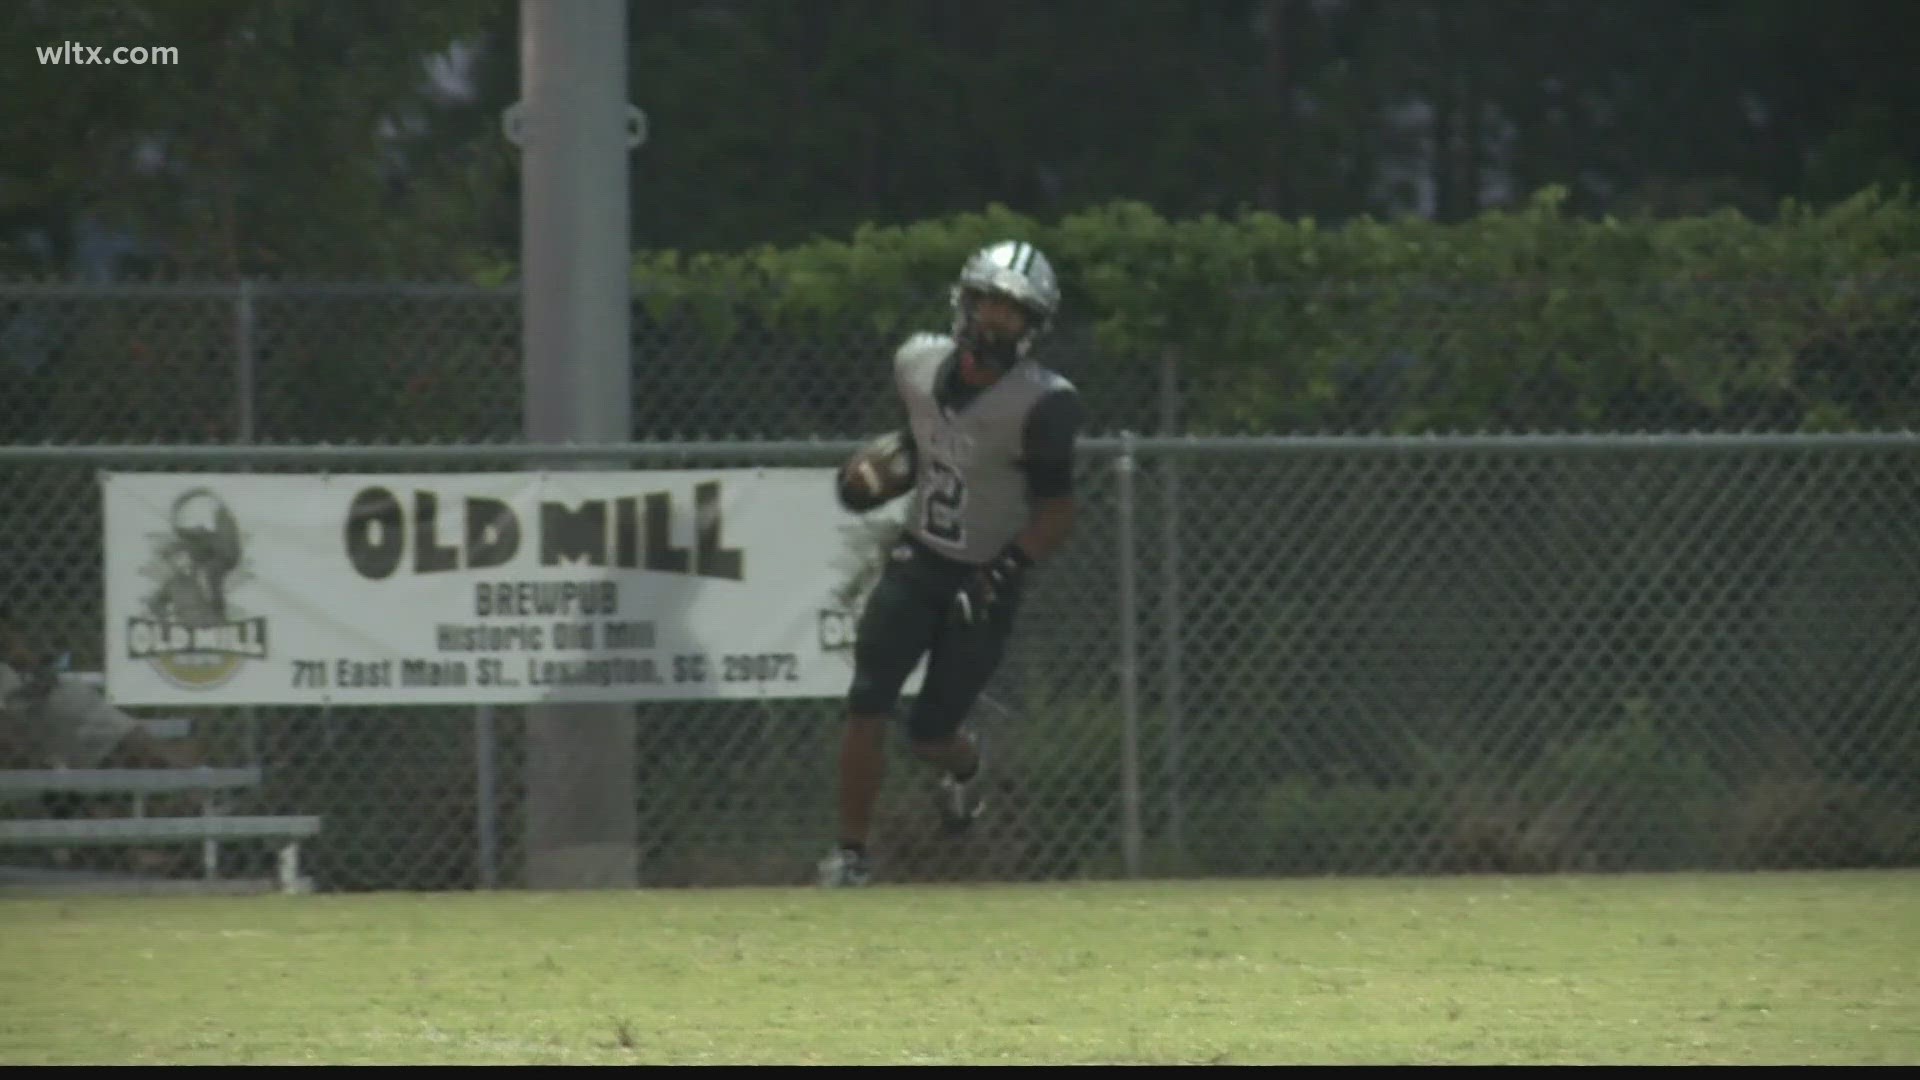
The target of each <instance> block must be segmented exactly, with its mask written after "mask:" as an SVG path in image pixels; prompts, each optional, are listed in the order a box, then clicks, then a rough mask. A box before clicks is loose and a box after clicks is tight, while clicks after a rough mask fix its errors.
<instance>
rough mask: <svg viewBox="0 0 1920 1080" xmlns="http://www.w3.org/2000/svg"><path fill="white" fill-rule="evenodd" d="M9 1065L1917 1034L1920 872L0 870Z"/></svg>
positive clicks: (1421, 1051)
mask: <svg viewBox="0 0 1920 1080" xmlns="http://www.w3.org/2000/svg"><path fill="white" fill-rule="evenodd" d="M0 954H3V955H4V956H5V958H6V959H5V971H4V973H0V986H4V988H5V989H4V990H3V991H0V994H3V995H4V998H0V1064H6V1065H22V1064H43V1063H103V1064H115V1063H208V1064H217V1063H303V1062H304V1063H325V1064H334V1063H341V1064H347V1063H400V1064H409V1063H413V1064H419V1063H509V1064H511V1063H560V1064H566V1063H818V1064H836V1063H849V1064H852V1063H862V1064H881V1063H887V1064H944V1063H960V1064H973V1063H1003V1064H1012V1063H1039V1064H1049V1063H1083V1062H1119V1063H1169V1064H1180V1063H1207V1062H1213V1063H1232V1064H1253V1063H1268V1062H1282V1063H1287V1062H1328V1063H1386V1064H1395V1063H1469V1062H1477V1063H1511V1064H1534V1063H1676V1064H1677V1063H1785V1064H1800V1063H1806V1064H1814V1063H1819V1064H1840V1063H1887V1064H1920V873H1864V872H1863V873H1854V872H1848V873H1830V874H1772V875H1713V876H1705V875H1702V876H1692V875H1689V876H1623V877H1550V878H1457V879H1434V880H1428V879H1407V880H1314V881H1297V880H1296V881H1261V882H1238V881H1236V882H1197V883H1166V884H1158V883H1155V884H1065V885H1027V886H1004V887H915V888H907V887H877V888H873V889H869V890H864V891H855V892H833V893H827V892H818V891H802V890H770V889H740V890H714V891H658V892H636V893H565V894H553V893H545V894H535V893H498V894H428V895H400V894H387V895H345V896H328V895H321V896H308V897H280V896H273V897H250V898H153V899H145V898H139V899H135V898H113V899H105V898H102V899H46V900H40V899H31V900H29V899H10V900H0Z"/></svg>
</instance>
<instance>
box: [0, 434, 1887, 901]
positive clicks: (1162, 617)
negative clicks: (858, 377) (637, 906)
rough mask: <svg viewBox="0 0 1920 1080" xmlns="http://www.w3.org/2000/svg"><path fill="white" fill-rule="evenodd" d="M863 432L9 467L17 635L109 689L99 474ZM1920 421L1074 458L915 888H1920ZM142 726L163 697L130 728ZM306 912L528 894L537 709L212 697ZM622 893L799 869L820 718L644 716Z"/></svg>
mask: <svg viewBox="0 0 1920 1080" xmlns="http://www.w3.org/2000/svg"><path fill="white" fill-rule="evenodd" d="M851 445H852V444H851V443H850V442H848V441H845V440H836V439H822V440H817V441H797V442H775V441H756V442H748V443H721V444H704V443H694V442H674V443H666V444H643V443H632V444H614V445H608V446H604V447H602V446H593V447H566V446H528V445H518V444H495V445H466V446H460V445H432V446H392V445H386V446H374V445H355V446H291V445H263V446H253V445H201V446H182V445H166V446H140V445H121V446H100V445H92V446H88V445H78V446H48V445H13V446H3V447H0V477H3V478H4V479H0V499H3V500H4V505H6V506H7V507H8V511H7V513H6V515H5V518H4V528H3V530H0V549H3V550H4V553H5V558H6V560H7V562H6V565H8V566H9V567H11V568H13V570H14V578H13V582H12V586H13V593H12V595H11V597H10V600H11V604H10V608H11V610H12V612H13V613H14V615H15V617H16V619H17V620H18V621H19V622H20V623H21V624H22V625H23V626H24V627H26V628H27V629H29V630H30V631H31V632H32V633H33V634H34V636H35V637H36V639H37V640H40V641H43V642H46V643H49V644H50V645H55V646H58V647H63V648H67V649H71V650H73V652H74V653H75V659H76V662H77V663H78V664H80V665H81V666H89V665H94V664H98V662H99V660H100V658H99V656H98V654H97V650H98V647H99V640H100V625H101V621H100V620H101V614H100V582H99V574H100V566H101V559H102V553H101V540H102V537H101V527H100V516H99V505H98V493H97V488H96V481H95V471H96V470H97V469H99V468H102V467H107V466H112V467H126V468H167V469H178V470H183V471H192V470H214V469H218V470H225V469H232V468H242V467H244V468H249V469H254V470H270V469H282V470H285V469H291V470H297V471H320V470H337V469H341V468H347V467H352V468H355V469H366V470H368V471H379V470H389V469H405V470H409V471H411V470H416V469H428V468H433V469H447V468H463V467H475V466H480V465H488V466H498V465H505V466H509V467H511V466H536V467H537V466H539V465H544V464H551V463H559V462H566V461H575V460H592V461H596V462H604V461H617V462H620V463H623V464H627V465H631V466H633V467H643V466H650V465H672V466H676V467H706V466H722V465H728V466H731V465H755V464H764V465H774V464H801V463H825V462H830V461H834V460H837V458H838V456H839V455H840V454H842V453H844V452H845V450H847V449H848V448H850V446H851ZM1917 481H1920V436H1915V435H1910V434H1897V433H1887V434H1865V433H1861V434H1834V435H1823V436H1802V435H1792V434H1732V433H1728V434H1708V435H1675V436H1663V435H1631V436H1605V435H1576V436H1486V437H1460V438H1446V437H1402V438H1396V437H1379V438H1363V437H1351V438H1349V437H1322V438H1295V439H1288V438H1271V439H1238V440H1236V439H1214V438H1180V437H1177V438H1148V437H1133V436H1122V437H1119V438H1099V439H1094V440H1091V441H1090V442H1089V443H1088V446H1087V455H1086V458H1085V460H1084V462H1083V466H1082V469H1081V476H1080V480H1079V489H1080V497H1081V500H1082V503H1083V507H1084V509H1083V511H1082V514H1081V517H1080V522H1079V525H1078V528H1077V531H1076V534H1075V536H1074V537H1073V539H1072V540H1071V541H1070V544H1069V547H1068V549H1067V550H1066V551H1065V552H1064V553H1063V555H1062V556H1061V557H1060V558H1058V559H1056V560H1054V561H1052V562H1051V563H1050V565H1049V566H1048V567H1046V568H1045V569H1044V571H1043V572H1041V573H1040V574H1039V575H1038V577H1037V578H1036V580H1035V582H1034V587H1033V591H1032V593H1031V594H1030V598H1029V601H1028V608H1027V611H1026V613H1025V615H1024V617H1023V618H1024V621H1023V623H1022V625H1021V627H1020V629H1019V632H1018V634H1017V636H1016V639H1015V643H1014V646H1013V648H1012V650H1011V655H1010V660H1009V662H1008V664H1007V665H1006V667H1005V669H1004V670H1003V672H1002V674H1001V676H1000V677H999V678H998V679H997V680H996V682H995V684H994V685H993V687H991V688H990V690H989V692H988V696H987V699H986V701H985V702H984V703H983V705H982V709H981V715H980V720H981V722H982V724H983V726H984V728H985V730H986V735H987V738H988V739H989V741H990V743H991V746H992V762H993V776H992V782H993V783H994V784H995V785H996V790H995V792H994V797H993V799H992V805H993V807H994V816H993V818H992V820H991V822H990V823H988V824H987V825H986V827H985V828H984V829H983V830H982V832H981V833H980V834H979V835H978V836H975V837H970V838H968V839H967V840H965V841H963V842H959V843H955V842H953V841H949V840H946V839H945V838H941V837H938V836H937V835H936V830H935V829H934V828H933V823H932V822H931V821H930V820H928V815H927V813H926V810H927V808H926V805H925V801H924V798H923V794H924V792H923V787H924V785H922V784H918V783H916V781H919V780H923V779H924V774H921V773H919V772H918V771H917V770H916V768H915V767H914V765H913V764H912V763H911V762H910V761H909V760H907V759H906V758H905V756H904V755H902V756H901V758H900V760H898V761H896V762H895V764H894V768H893V769H892V770H890V774H889V775H890V779H889V786H888V789H887V793H886V796H885V797H884V799H883V804H882V807H881V810H880V814H879V818H878V836H879V847H880V854H881V855H882V857H883V860H884V862H883V865H885V866H886V867H887V869H888V872H889V873H890V874H891V875H892V876H893V877H895V878H896V879H918V880H953V879H970V880H1021V879H1034V878H1061V877H1078V876H1121V875H1127V874H1132V873H1142V874H1153V875H1174V876H1179V875H1199V874H1281V873H1420V872H1438V871H1467V870H1490V869H1492V870H1509V871H1526V870H1556V869H1666V868H1682V867H1685V868H1755V867H1801V866H1868V865H1915V864H1920V724H1916V723H1915V720H1916V713H1917V712H1920V660H1917V659H1916V658H1917V657H1920V482H1917ZM143 711H144V710H143ZM189 712H191V713H193V715H194V719H195V720H196V722H197V727H198V729H199V730H200V731H201V732H202V733H203V738H204V739H205V740H206V741H207V744H208V748H209V751H210V753H211V756H212V758H213V763H214V764H221V765H257V766H259V767H261V768H262V770H263V774H264V776H265V778H266V782H265V784H264V785H263V787H262V788H261V789H260V793H259V795H258V797H257V803H258V805H257V807H256V808H255V809H256V810H257V812H261V813H301V814H316V815H320V816H322V817H324V818H325V819H326V822H327V826H326V829H325V831H324V833H323V835H322V836H321V837H320V838H318V839H317V840H316V841H315V842H314V845H313V850H312V852H311V853H310V856H309V857H308V858H307V863H308V869H309V872H310V873H311V874H312V876H313V877H314V879H315V881H316V884H317V885H318V887H320V888H323V889H334V890H346V889H365V888H411V889H435V888H472V887H492V886H496V885H498V886H505V887H513V886H516V885H519V884H521V883H522V880H521V876H522V867H523V866H524V863H525V860H526V855H527V852H526V851H525V845H524V837H523V834H524V829H523V824H524V814H525V809H526V808H525V788H524V783H523V776H524V769H525V767H526V763H527V741H526V734H527V733H526V721H527V718H526V715H525V712H524V710H521V709H517V708H505V707H493V708H489V709H470V708H451V707H449V708H418V707H415V708H406V709H377V708H355V709H343V708H333V709H307V708H261V709H252V710H222V709H204V710H189ZM631 722H632V725H633V738H634V745H635V750H636V761H637V766H636V768H637V771H638V774H639V775H638V776H637V777H636V784H637V791H638V793H639V794H638V798H639V801H640V806H639V808H638V809H639V815H638V816H639V822H640V836H639V837H638V841H639V845H640V855H639V863H640V865H639V868H638V878H639V880H640V881H641V882H642V883H644V884H651V885H687V884H715V885H717V884H737V883H761V884H771V883H793V882H799V881H803V880H805V879H806V875H807V873H808V868H809V866H810V864H811V862H812V860H813V859H814V858H815V857H816V856H817V855H818V854H819V851H820V848H821V846H822V845H823V843H824V842H825V841H826V840H827V839H828V838H830V836H831V826H832V821H831V818H832V802H833V798H832V778H833V767H834V764H833V761H834V745H835V739H836V737H837V731H838V725H839V708H838V705H837V703H835V702H831V701H792V702H767V703H737V702H714V703H676V704H662V705H645V706H640V707H636V708H635V709H634V710H633V711H632V720H631Z"/></svg>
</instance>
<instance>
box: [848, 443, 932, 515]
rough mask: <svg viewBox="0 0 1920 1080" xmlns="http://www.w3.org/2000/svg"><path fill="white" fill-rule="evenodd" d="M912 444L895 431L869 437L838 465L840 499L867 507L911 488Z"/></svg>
mask: <svg viewBox="0 0 1920 1080" xmlns="http://www.w3.org/2000/svg"><path fill="white" fill-rule="evenodd" d="M913 472H914V453H913V445H912V444H911V443H909V442H908V441H907V440H906V439H905V438H904V437H902V436H901V434H900V433H899V432H897V431H890V432H888V433H886V434H885V435H880V436H876V437H875V438H873V439H869V440H868V441H867V442H866V443H865V444H864V445H862V446H861V447H860V448H859V449H858V450H855V451H854V452H853V454H852V456H851V457H849V458H847V462H846V464H845V465H842V466H841V467H840V501H841V502H842V503H844V504H845V505H846V506H848V507H849V508H851V509H855V510H870V509H872V508H874V507H876V506H879V505H881V504H882V503H886V502H890V501H892V500H894V499H897V498H899V497H900V496H902V495H905V494H906V493H907V492H909V491H911V490H913Z"/></svg>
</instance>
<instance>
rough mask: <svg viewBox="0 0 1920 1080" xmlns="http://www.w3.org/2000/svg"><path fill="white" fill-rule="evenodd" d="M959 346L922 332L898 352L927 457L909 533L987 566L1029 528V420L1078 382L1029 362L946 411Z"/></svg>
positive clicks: (901, 382) (898, 368)
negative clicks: (1025, 465)
mask: <svg viewBox="0 0 1920 1080" xmlns="http://www.w3.org/2000/svg"><path fill="white" fill-rule="evenodd" d="M953 348H954V346H953V338H951V337H949V336H947V335H945V334H915V335H914V336H913V337H911V338H908V339H907V342H906V344H904V345H902V346H900V349H899V351H898V352H896V353H895V354H894V358H893V373H894V381H895V383H896V384H897V385H898V387H899V390H900V397H901V400H902V401H904V402H905V403H906V406H907V418H908V420H909V422H910V423H911V425H912V427H913V438H914V442H915V445H916V446H917V447H918V450H919V459H920V473H919V476H918V477H917V478H916V480H915V484H914V491H913V502H912V505H911V507H910V509H909V514H910V515H911V516H910V517H909V518H908V521H907V527H908V529H909V530H910V531H911V532H912V533H913V535H914V536H916V537H918V538H919V539H920V540H921V541H922V542H924V543H925V544H926V545H927V546H928V547H930V548H932V549H933V550H935V551H937V552H939V553H941V554H942V555H946V556H947V557H949V558H953V559H958V560H960V561H962V562H970V563H982V562H986V561H987V560H988V559H991V558H993V557H994V556H995V555H998V554H999V553H1000V552H1001V550H1002V549H1004V548H1005V547H1006V546H1007V545H1008V544H1010V543H1012V542H1013V540H1014V538H1015V537H1017V536H1019V535H1020V531H1021V530H1022V529H1025V528H1026V527H1027V518H1028V516H1029V512H1030V507H1029V504H1028V499H1027V475H1026V473H1025V472H1023V471H1022V470H1021V467H1020V465H1021V454H1022V444H1023V442H1024V438H1025V434H1026V425H1027V414H1028V413H1029V412H1031V411H1032V409H1033V407H1034V405H1035V404H1037V403H1038V402H1039V401H1040V399H1042V398H1044V397H1046V396H1047V395H1048V394H1049V393H1052V392H1053V391H1055V390H1060V389H1068V390H1070V389H1072V388H1073V384H1072V383H1070V382H1068V381H1067V380H1066V379H1065V378H1063V377H1061V376H1060V375H1059V374H1057V373H1055V372H1052V371H1049V370H1047V369H1046V368H1044V367H1042V366H1040V365H1039V364H1037V363H1034V362H1033V361H1031V360H1022V361H1020V362H1019V363H1018V364H1016V365H1014V367H1013V368H1012V369H1011V370H1009V371H1008V372H1007V373H1006V374H1005V375H1003V376H1001V378H1000V380H999V381H998V382H996V383H994V384H993V385H992V386H990V387H988V388H987V389H985V390H982V391H981V392H980V393H979V394H978V396H976V397H974V399H973V400H972V401H970V402H968V403H967V405H966V406H965V407H964V408H962V409H960V410H958V411H953V412H950V411H948V410H947V409H944V408H942V407H941V405H940V402H939V400H938V397H937V394H936V386H937V384H938V382H939V379H940V377H941V374H942V371H941V367H942V364H943V363H944V362H945V361H946V359H947V357H949V356H950V355H952V353H953Z"/></svg>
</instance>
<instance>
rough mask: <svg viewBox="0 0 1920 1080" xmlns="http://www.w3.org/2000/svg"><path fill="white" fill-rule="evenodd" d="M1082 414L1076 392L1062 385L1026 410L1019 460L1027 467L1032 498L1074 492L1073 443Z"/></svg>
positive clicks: (1048, 497)
mask: <svg viewBox="0 0 1920 1080" xmlns="http://www.w3.org/2000/svg"><path fill="white" fill-rule="evenodd" d="M1083 415H1084V414H1083V410H1082V408H1081V405H1080V395H1079V393H1078V392H1076V391H1074V390H1064V389H1063V390H1055V391H1054V392H1053V393H1051V394H1048V395H1047V396H1046V397H1043V398H1041V399H1040V400H1039V401H1038V402H1037V403H1036V404H1035V405H1034V406H1033V409H1032V411H1030V412H1028V413H1027V427H1026V430H1025V431H1024V432H1023V433H1022V440H1021V441H1022V446H1021V464H1022V465H1024V466H1025V468H1026V471H1027V491H1028V493H1029V494H1031V495H1032V496H1033V497H1034V498H1036V499H1058V498H1065V497H1067V496H1069V495H1072V494H1073V446H1074V440H1076V439H1077V438H1079V435H1080V423H1081V420H1082V417H1083Z"/></svg>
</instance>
